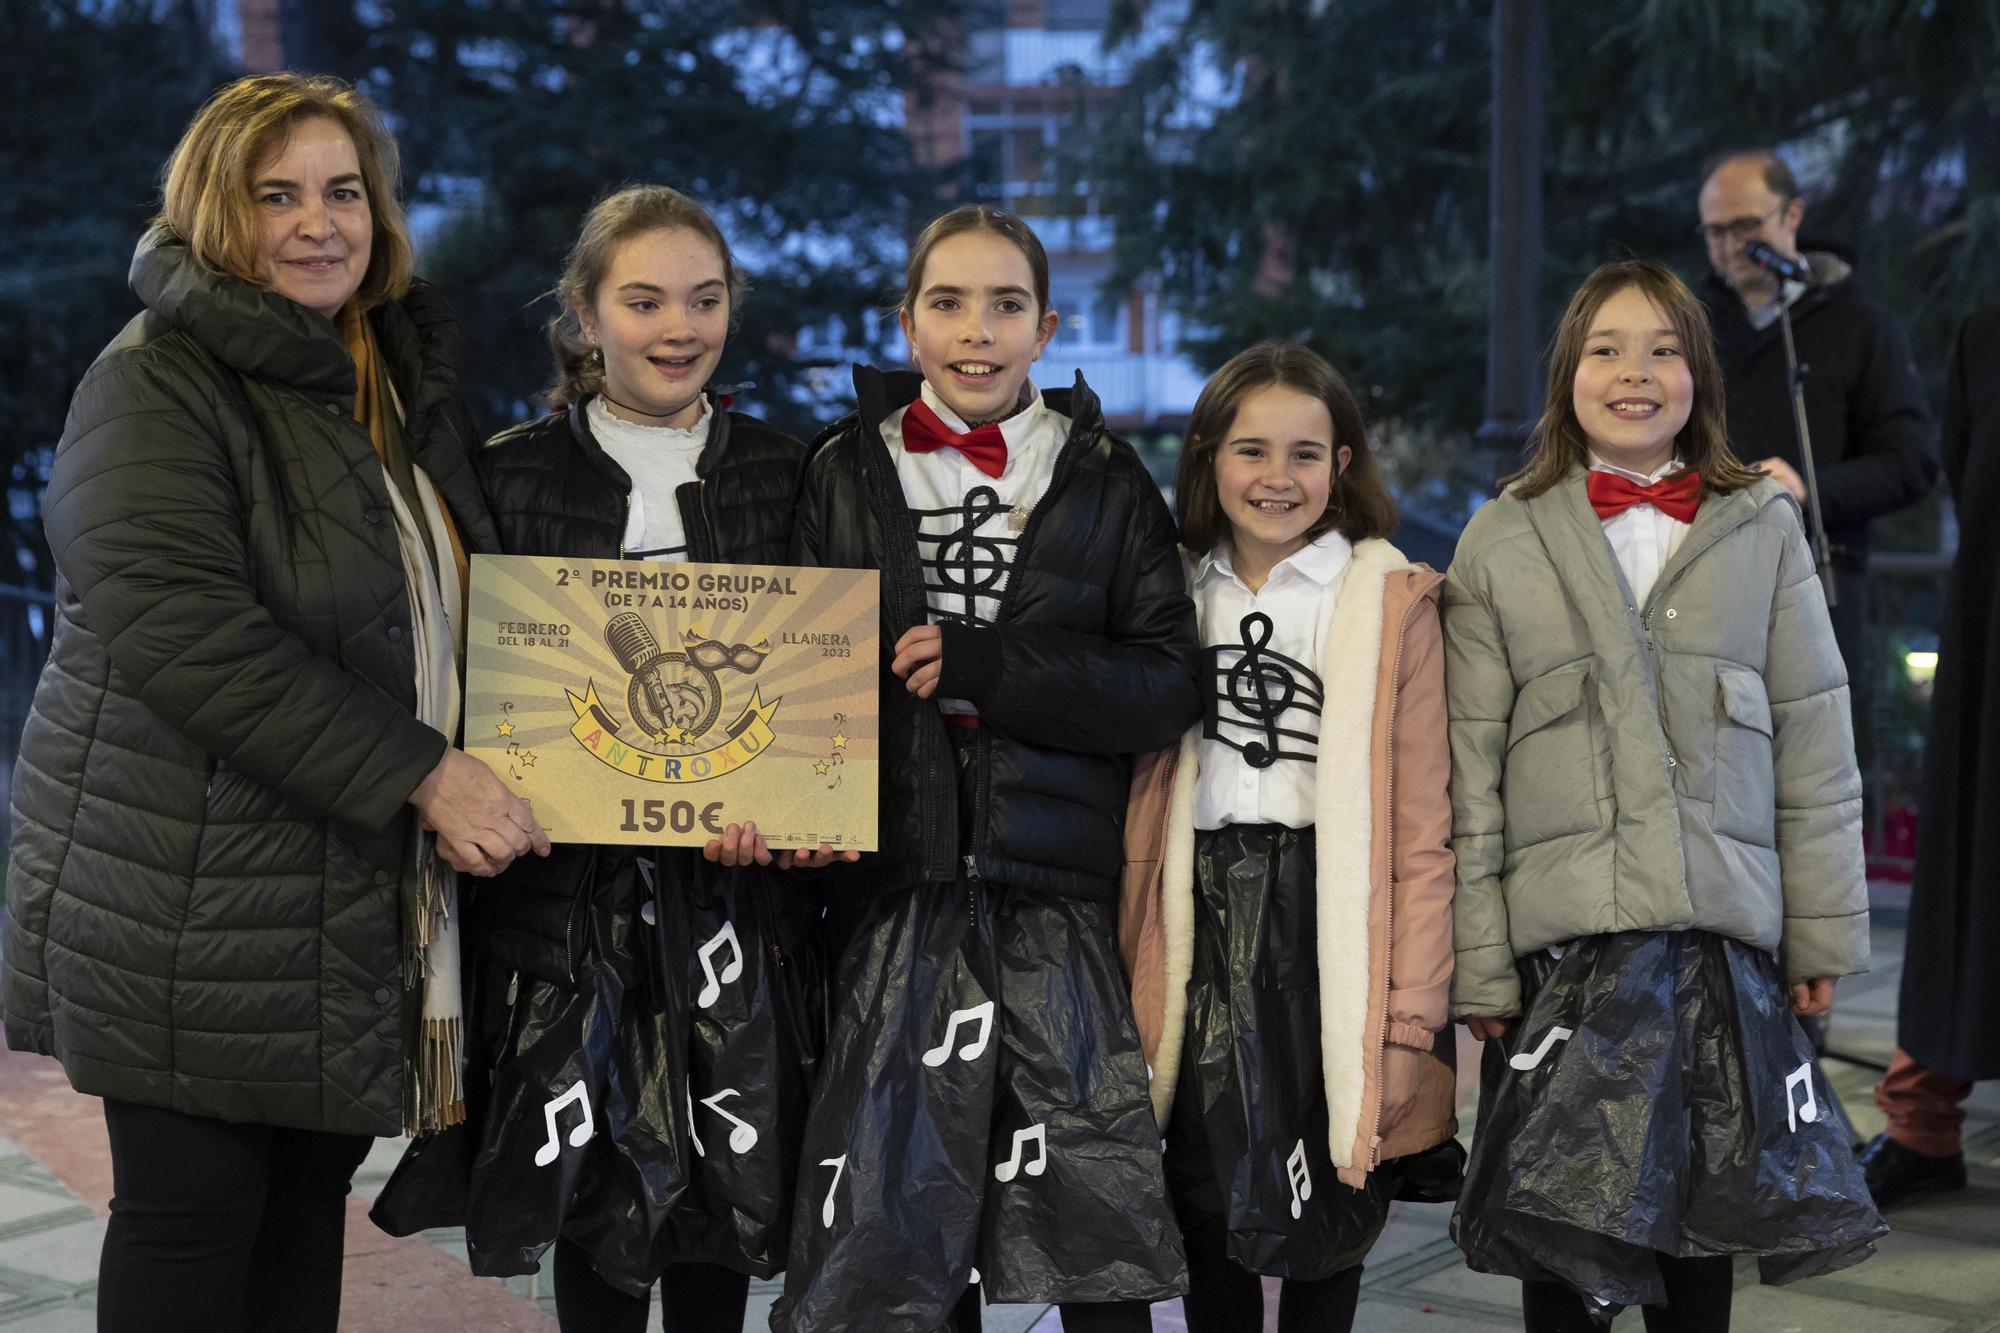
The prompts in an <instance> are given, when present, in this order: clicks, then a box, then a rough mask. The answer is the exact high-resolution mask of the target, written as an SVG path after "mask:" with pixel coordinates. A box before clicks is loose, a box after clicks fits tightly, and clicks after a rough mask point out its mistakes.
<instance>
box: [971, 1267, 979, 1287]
mask: <svg viewBox="0 0 2000 1333" xmlns="http://www.w3.org/2000/svg"><path fill="white" fill-rule="evenodd" d="M972 1285H973V1286H975V1287H976V1286H978V1285H979V1270H978V1269H976V1268H975V1269H973V1270H972Z"/></svg>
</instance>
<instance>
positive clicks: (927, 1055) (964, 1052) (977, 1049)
mask: <svg viewBox="0 0 2000 1333" xmlns="http://www.w3.org/2000/svg"><path fill="white" fill-rule="evenodd" d="M965 1022H976V1023H978V1024H979V1035H978V1036H976V1037H974V1038H973V1039H972V1040H971V1041H969V1042H967V1043H966V1044H965V1045H964V1046H963V1047H962V1048H960V1050H959V1052H958V1058H959V1059H961V1060H977V1059H978V1058H979V1057H980V1056H982V1055H984V1054H985V1053H986V1039H987V1038H988V1037H991V1036H992V1035H993V1001H991V1000H986V1001H984V1002H982V1003H980V1004H975V1005H973V1006H972V1007H971V1008H970V1009H954V1010H952V1011H951V1021H950V1022H949V1023H948V1024H946V1025H945V1030H944V1040H943V1041H941V1042H939V1043H938V1044H937V1045H936V1046H933V1047H932V1048H931V1049H930V1050H928V1051H925V1052H924V1063H925V1064H927V1065H929V1066H930V1067H931V1068H932V1069H936V1068H937V1067H938V1066H939V1065H941V1064H943V1063H944V1062H945V1061H947V1060H949V1059H951V1043H952V1038H954V1037H956V1036H957V1035H958V1025H959V1024H961V1023H965Z"/></svg>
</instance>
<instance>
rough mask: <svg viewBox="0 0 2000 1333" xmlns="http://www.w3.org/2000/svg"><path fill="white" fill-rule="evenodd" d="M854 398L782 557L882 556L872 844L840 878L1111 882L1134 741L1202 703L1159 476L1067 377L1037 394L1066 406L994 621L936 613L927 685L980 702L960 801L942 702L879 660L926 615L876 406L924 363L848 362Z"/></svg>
mask: <svg viewBox="0 0 2000 1333" xmlns="http://www.w3.org/2000/svg"><path fill="white" fill-rule="evenodd" d="M854 382H855V390H856V393H857V396H858V400H859V404H860V407H859V410H858V411H857V412H856V413H855V414H853V415H852V416H849V417H847V418H845V419H844V420H842V421H840V422H837V423H835V424H834V425H833V426H832V427H830V428H829V429H828V430H827V431H826V432H825V433H824V434H823V435H822V436H821V437H820V439H819V441H817V442H816V444H815V446H814V450H813V454H812V459H811V462H810V463H809V464H808V465H807V471H806V481H805V487H804V491H803V494H802V495H801V497H800V501H799V511H798V523H797V528H796V530H795V532H794V535H793V541H792V556H793V563H795V564H802V565H822V566H832V567H838V568H849V569H876V570H880V571H881V575H882V721H881V784H882V785H881V807H880V838H879V846H880V848H881V851H880V853H879V854H878V855H876V856H870V857H863V858H862V860H861V862H860V863H859V864H858V865H856V866H854V867H852V869H851V870H850V869H847V868H841V867H836V871H837V873H838V879H839V881H840V882H842V883H843V884H852V885H854V886H855V887H857V888H858V887H862V886H864V885H865V886H866V887H867V888H869V889H871V890H876V891H887V890H892V889H897V888H907V887H910V886H913V885H917V884H923V883H931V882H940V881H951V880H953V879H955V878H957V877H959V876H961V875H965V876H968V877H978V878H982V879H990V880H996V881H999V882H1001V883H1006V884H1013V885H1020V886H1023V887H1027V888H1033V889H1043V890H1050V891H1054V892H1059V893H1065V894H1071V895H1075V896H1080V897H1091V898H1099V899H1108V898H1110V897H1112V896H1113V895H1115V893H1116V891H1117V883H1118V876H1119V872H1120V870H1121V867H1122V865H1123V860H1124V843H1123V825H1124V815H1125V804H1126V799H1127V796H1128V792H1129V787H1130V781H1131V758H1130V757H1131V756H1132V755H1133V754H1135V753H1140V752H1143V751H1148V750H1155V749H1159V748H1160V747H1162V746H1165V745H1167V744H1170V743H1171V742H1173V741H1174V740H1175V739H1176V738H1178V737H1179V736H1180V734H1181V733H1182V732H1183V731H1185V730H1186V729H1187V727H1188V726H1189V725H1190V724H1191V723H1192V722H1193V721H1194V719H1195V716H1196V714H1197V713H1198V712H1199V711H1200V703H1199V695H1198V693H1197V688H1196V678H1195V669H1194V664H1195V660H1196V653H1197V648H1198V644H1197V639H1196V632H1195V618H1194V604H1193V603H1192V602H1191V601H1190V600H1189V598H1188V595H1187V590H1186V586H1185V582H1184V578H1183V575H1182V571H1181V563H1180V556H1179V554H1178V552H1177V550H1176V547H1175V544H1174V528H1173V521H1172V519H1171V517H1170V516H1169V515H1168V513H1167V507H1166V504H1165V502H1164V501H1163V500H1162V499H1161V497H1160V491H1159V488H1158V487H1157V486H1156V485H1155V484H1154V482H1153V479H1152V477H1151V476H1149V475H1148V474H1147V472H1146V469H1145V467H1144V465H1143V464H1141V463H1140V461H1139V457H1138V455H1137V454H1136V453H1134V452H1133V450H1132V448H1131V446H1130V445H1128V444H1126V443H1125V442H1124V441H1122V440H1120V439H1118V438H1117V437H1116V436H1113V435H1111V434H1110V433H1109V432H1107V431H1106V430H1105V428H1104V418H1103V414H1102V412H1101V411H1100V410H1099V408H1098V403H1097V397H1096V395H1095V394H1093V393H1091V391H1090V390H1089V388H1088V387H1086V386H1085V385H1084V383H1083V380H1082V378H1081V377H1080V376H1079V377H1078V379H1077V381H1076V386H1075V388H1074V389H1071V390H1066V391H1064V390H1058V391H1053V392H1050V393H1047V394H1045V395H1044V401H1045V402H1046V403H1047V404H1048V406H1049V407H1051V408H1053V409H1054V410H1055V411H1057V412H1060V413H1062V414H1064V415H1065V416H1067V417H1069V418H1070V421H1071V426H1070V432H1069V438H1068V439H1067V440H1066V441H1065V442H1064V444H1063V446H1062V449H1061V452H1060V453H1059V454H1058V455H1057V458H1056V463H1055V472H1054V476H1053V478H1052V479H1051V481H1050V483H1049V487H1048V490H1047V492H1046V493H1045V494H1044V495H1043V497H1042V499H1041V501H1040V502H1039V503H1038V504H1037V505H1036V506H1035V508H1034V512H1033V513H1032V514H1031V515H1030V516H1029V518H1028V521H1027V527H1026V529H1025V530H1024V531H1023V532H1022V534H1021V541H1020V545H1019V547H1018V548H1017V550H1016V555H1015V557H1014V562H1013V565H1012V568H1011V571H1010V572H1009V574H1008V578H1007V585H1006V590H1005V592H1004V594H1003V596H1002V599H1001V603H1000V608H999V612H998V615H997V617H996V622H995V623H994V624H992V625H962V624H946V625H945V626H943V640H944V660H943V674H942V676H941V678H940V680H939V682H938V687H937V696H938V697H941V698H957V699H965V700H969V701H970V702H971V703H972V704H973V705H975V706H976V707H977V708H978V710H979V717H980V722H981V725H980V727H979V728H978V730H977V732H976V745H977V751H976V756H975V758H976V767H975V769H974V782H973V787H974V795H973V797H972V808H971V809H970V810H967V811H961V810H960V809H959V782H958V770H957V767H956V765H955V763H954V762H953V754H952V747H951V743H950V741H949V739H948V738H947V736H946V734H945V727H944V722H943V719H942V714H940V712H939V711H938V708H937V705H936V704H935V703H934V702H932V701H930V700H920V699H918V698H916V697H915V696H914V695H912V694H910V693H909V692H908V691H907V690H906V689H905V688H904V685H903V682H902V681H901V680H899V679H897V678H896V677H895V676H894V675H892V674H891V673H890V671H889V664H890V661H891V658H892V657H893V651H892V650H893V647H894V645H895V643H896V641H897V640H898V639H899V638H901V637H902V635H903V633H904V632H905V631H906V630H909V629H910V628H912V627H913V626H916V625H921V624H924V623H925V622H926V620H927V618H928V617H927V608H926V603H925V597H924V582H923V577H922V574H921V572H920V570H919V568H918V563H917V560H918V556H917V543H916V526H915V522H914V520H913V519H912V518H911V517H910V512H909V508H908V505H907V504H906V502H905V500H904V497H903V490H902V486H901V484H900V482H899V481H898V480H897V476H896V469H895V463H894V460H893V459H892V458H891V457H890V455H889V451H888V449H887V447H886V446H885V445H884V443H883V441H882V435H881V432H880V429H879V426H880V423H881V421H882V420H883V418H885V417H887V416H888V415H889V414H890V413H891V412H892V411H894V410H895V409H897V408H899V407H902V406H904V405H906V404H908V403H909V402H911V401H912V400H914V399H915V398H916V396H917V390H918V386H919V383H920V380H919V378H918V377H917V376H916V375H914V374H911V373H908V372H898V373H892V374H884V373H882V372H880V371H877V370H874V369H871V368H867V367H857V368H856V370H855V376H854Z"/></svg>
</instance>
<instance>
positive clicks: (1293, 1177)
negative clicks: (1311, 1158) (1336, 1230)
mask: <svg viewBox="0 0 2000 1333" xmlns="http://www.w3.org/2000/svg"><path fill="white" fill-rule="evenodd" d="M1285 1183H1286V1184H1287V1185H1289V1186H1291V1190H1292V1217H1293V1219H1294V1220H1296V1219H1298V1218H1299V1217H1301V1216H1303V1215H1304V1213H1305V1201H1306V1200H1307V1199H1310V1198H1311V1197H1312V1196H1313V1181H1312V1174H1311V1173H1310V1172H1308V1171H1307V1170H1306V1141H1305V1140H1304V1139H1300V1140H1299V1141H1298V1144H1297V1145H1296V1146H1295V1147H1293V1149H1292V1151H1291V1155H1290V1156H1289V1157H1287V1158H1285Z"/></svg>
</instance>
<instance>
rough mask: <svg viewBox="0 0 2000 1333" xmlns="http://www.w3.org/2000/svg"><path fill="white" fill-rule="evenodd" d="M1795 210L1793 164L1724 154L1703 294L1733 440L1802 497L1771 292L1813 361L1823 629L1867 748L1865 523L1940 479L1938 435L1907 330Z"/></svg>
mask: <svg viewBox="0 0 2000 1333" xmlns="http://www.w3.org/2000/svg"><path fill="white" fill-rule="evenodd" d="M1805 209H1806V206H1805V200H1804V199H1803V198H1802V197H1801V196H1800V194H1799V186H1798V182H1797V180H1795V179H1794V178H1793V176H1792V171H1791V168H1790V167H1788V166H1786V165H1785V163H1784V162H1783V161H1782V160H1780V159H1779V157H1778V156H1777V154H1776V153H1773V152H1771V151H1769V150H1768V149H1757V150H1753V151H1750V152H1742V153H1732V154H1731V155H1729V156H1728V157H1725V158H1723V159H1721V161H1719V162H1718V163H1717V164H1716V165H1715V168H1714V169H1713V170H1712V171H1711V172H1710V173H1709V175H1708V179H1707V180H1706V181H1704V182H1703V183H1702V187H1701V195H1700V199H1699V210H1700V215H1701V233H1702V238H1703V239H1704V240H1705V241H1706V242H1707V244H1708V262H1709V265H1710V267H1711V268H1712V269H1713V270H1714V272H1713V273H1711V274H1710V275H1709V277H1708V279H1707V280H1706V281H1705V282H1703V283H1702V284H1701V287H1700V294H1701V298H1702V302H1703V304H1705V305H1706V306H1707V307H1708V315H1709V320H1710V322H1711V323H1712V324H1713V325H1714V326H1715V343H1716V349H1717V351H1718V352H1719V353H1720V355H1721V358H1722V372H1723V377H1724V382H1725V383H1726V384H1727V386H1728V395H1729V442H1730V445H1731V446H1732V447H1733V448H1734V449H1735V451H1736V454H1737V456H1738V457H1739V458H1742V459H1744V460H1745V461H1746V462H1749V463H1750V464H1752V465H1753V466H1755V467H1760V468H1762V469H1763V470H1764V471H1766V472H1768V473H1769V474H1770V475H1771V476H1773V477H1774V478H1776V479H1777V480H1778V481H1779V482H1780V483H1782V484H1783V485H1784V487H1785V489H1786V490H1788V491H1790V492H1791V493H1792V495H1793V496H1794V497H1796V498H1797V500H1798V502H1799V504H1800V505H1801V506H1803V505H1804V504H1805V502H1806V484H1805V478H1804V476H1803V475H1802V471H1803V468H1804V464H1803V462H1802V461H1801V460H1800V458H1799V447H1798V436H1797V434H1796V432H1795V431H1794V429H1793V426H1792V408H1791V385H1790V383H1789V382H1788V380H1787V377H1786V373H1785V348H1784V340H1783V334H1782V332H1781V331H1780V330H1779V328H1778V314H1779V310H1780V307H1781V305H1782V304H1783V303H1784V302H1786V301H1789V302H1790V303H1791V308H1792V329H1793V334H1794V336H1795V337H1796V339H1797V341H1798V352H1799V361H1800V362H1801V363H1802V364H1804V365H1805V366H1807V367H1808V368H1809V370H1810V373H1809V374H1808V375H1807V376H1806V377H1805V392H1806V424H1807V427H1808V429H1809V431H1810V433H1811V437H1812V452H1813V463H1814V466H1815V469H1816V471H1817V472H1818V474H1819V498H1820V506H1821V509H1822V511H1823V513H1824V515H1825V522H1826V536H1827V541H1828V543H1829V544H1830V546H1831V547H1832V558H1833V582H1834V586H1835V589H1836V590H1837V592H1838V602H1837V604H1836V605H1835V606H1834V608H1833V633H1834V638H1835V639H1837V640H1838V641H1839V644H1840V653H1841V657H1842V658H1843V659H1844V660H1845V661H1846V663H1847V679H1848V682H1849V687H1850V689H1851V691H1852V698H1853V707H1854V719H1855V738H1856V740H1857V742H1858V743H1859V744H1860V746H1861V747H1862V750H1863V754H1864V755H1865V754H1866V753H1867V750H1868V748H1869V747H1868V740H1867V737H1868V728H1867V726H1866V722H1867V718H1868V704H1869V700H1870V698H1871V696H1872V694H1873V685H1874V680H1873V675H1872V672H1871V669H1870V664H1869V661H1868V652H1867V642H1868V546H1869V532H1868V529H1869V525H1870V524H1871V523H1872V522H1873V521H1874V520H1875V519H1877V518H1879V517H1881V516H1882V515H1884V514H1888V513H1892V512H1894V511H1895V510H1898V509H1901V508H1903V507H1904V506H1905V505H1910V504H1914V503H1915V502H1916V501H1918V500H1920V499H1922V498H1923V496H1924V494H1925V493H1926V492H1927V491H1929V490H1930V488H1931V487H1932V486H1933V485H1935V484H1936V483H1937V477H1938V461H1937V447H1936V443H1935V441H1934V439H1933V438H1932V434H1931V414H1930V409H1929V407H1928V405H1927V404H1926V402H1925V399H1924V391H1923V385H1922V383H1921V381H1920V380H1919V379H1918V377H1917V370H1916V366H1915V364H1914V363H1913V362H1912V360H1911V358H1910V340H1909V336H1908V335H1907V334H1906V333H1905V332H1904V331H1903V326H1902V324H1901V323H1900V322H1899V321H1898V320H1897V319H1896V317H1895V316H1894V315H1891V314H1890V313H1889V312H1888V311H1887V310H1884V309H1883V308H1882V307H1881V306H1878V305H1876V304H1875V303H1874V302H1872V301H1870V300H1869V299H1868V298H1867V297H1866V296H1865V295H1864V294H1863V293H1862V291H1861V288H1860V286H1859V284H1858V283H1857V282H1856V279H1855V276H1854V266H1853V262H1852V260H1851V259H1850V258H1849V257H1848V256H1845V255H1843V254H1840V253H1838V252H1837V251H1835V250H1832V249H1829V248H1819V247H1815V246H1806V247H1801V246H1800V244H1799V226H1800V224H1801V223H1802V222H1803V221H1804V220H1805ZM1752 241H1763V242H1765V243H1766V244H1768V245H1769V246H1770V247H1771V248H1772V249H1773V250H1776V251H1777V252H1778V253H1779V254H1781V255H1783V256H1784V257H1785V258H1787V259H1792V260H1801V261H1803V263H1804V265H1805V267H1806V269H1807V270H1808V272H1809V278H1808V280H1807V281H1804V282H1784V283H1780V281H1779V279H1778V278H1777V277H1776V276H1775V275H1773V274H1772V273H1771V272H1770V271H1768V270H1766V269H1764V268H1760V267H1759V266H1758V265H1757V264H1755V263H1753V262H1752V261H1751V260H1750V258H1749V257H1748V255H1747V254H1745V248H1746V247H1747V246H1748V245H1749V244H1750V242H1752Z"/></svg>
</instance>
